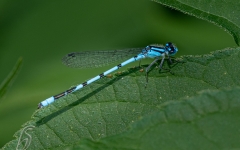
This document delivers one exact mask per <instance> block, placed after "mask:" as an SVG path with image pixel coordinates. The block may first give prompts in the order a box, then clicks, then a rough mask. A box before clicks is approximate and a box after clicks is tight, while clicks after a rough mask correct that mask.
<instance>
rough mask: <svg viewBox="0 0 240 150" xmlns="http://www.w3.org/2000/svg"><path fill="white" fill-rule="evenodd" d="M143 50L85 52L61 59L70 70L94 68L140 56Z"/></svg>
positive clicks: (71, 54) (70, 54)
mask: <svg viewBox="0 0 240 150" xmlns="http://www.w3.org/2000/svg"><path fill="white" fill-rule="evenodd" d="M142 49H143V48H131V49H123V50H114V51H85V52H73V53H69V54H68V55H66V56H64V57H63V58H62V62H63V64H64V65H66V66H68V67H72V68H94V67H101V66H105V65H108V64H112V63H114V62H116V61H121V60H122V61H125V59H128V58H131V57H133V56H136V55H137V54H140V53H141V52H142Z"/></svg>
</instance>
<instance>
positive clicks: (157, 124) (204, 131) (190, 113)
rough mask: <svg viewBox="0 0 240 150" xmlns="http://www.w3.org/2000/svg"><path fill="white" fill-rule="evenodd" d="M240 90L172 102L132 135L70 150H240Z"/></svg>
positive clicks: (137, 125) (83, 143)
mask: <svg viewBox="0 0 240 150" xmlns="http://www.w3.org/2000/svg"><path fill="white" fill-rule="evenodd" d="M239 95H240V88H239V87H237V88H231V89H227V90H215V91H213V90H211V91H210V90H209V91H205V92H202V93H200V94H199V95H198V96H195V97H191V98H188V99H183V100H182V101H180V102H171V103H167V104H166V105H163V106H162V107H161V109H160V110H159V111H158V112H156V113H153V114H151V115H148V116H145V117H143V118H141V119H140V120H139V121H137V122H135V123H134V124H133V125H132V126H131V127H130V129H129V130H128V131H126V132H123V133H122V134H119V135H116V136H111V137H106V138H103V139H100V140H99V141H91V140H86V139H84V140H81V141H80V142H79V143H78V144H76V145H74V146H69V147H66V148H68V149H69V150H70V149H84V150H87V149H89V150H90V149H98V150H101V149H102V150H107V149H111V150H114V149H125V150H132V149H143V150H145V149H151V150H153V149H156V150H158V149H175V150H176V149H181V150H182V149H184V150H188V149H189V150H192V149H211V150H219V149H239V148H240V142H239V141H240V136H239V134H240V117H239V114H240V99H239Z"/></svg>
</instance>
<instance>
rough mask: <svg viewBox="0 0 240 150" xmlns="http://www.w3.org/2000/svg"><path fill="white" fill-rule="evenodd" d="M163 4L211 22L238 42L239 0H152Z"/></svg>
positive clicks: (239, 28)
mask: <svg viewBox="0 0 240 150" xmlns="http://www.w3.org/2000/svg"><path fill="white" fill-rule="evenodd" d="M153 1H155V2H158V3H161V4H163V5H166V6H169V7H171V8H174V9H177V10H179V11H182V12H183V13H186V14H189V15H192V16H195V17H197V18H199V19H203V20H207V21H209V22H212V23H214V24H216V25H218V26H220V27H222V28H224V29H225V30H226V31H228V32H229V33H230V34H231V35H232V36H233V38H234V40H235V42H236V44H238V45H239V43H240V40H239V38H240V18H239V14H240V1H239V0H218V1H216V0H201V1H199V0H153Z"/></svg>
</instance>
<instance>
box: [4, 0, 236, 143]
mask: <svg viewBox="0 0 240 150" xmlns="http://www.w3.org/2000/svg"><path fill="white" fill-rule="evenodd" d="M168 41H171V42H173V43H175V44H176V45H177V46H178V49H179V53H178V54H177V56H181V55H185V54H187V55H188V54H207V53H209V52H210V51H214V50H219V49H223V48H226V47H234V46H236V44H235V43H234V40H233V38H232V37H231V36H230V35H229V34H228V33H227V32H225V31H224V30H223V29H220V28H219V27H217V26H215V25H213V24H211V23H209V22H206V21H203V20H199V19H196V18H195V17H191V16H188V15H185V14H183V13H181V12H178V11H175V10H173V9H170V8H166V7H164V6H161V5H160V4H158V3H155V2H152V1H148V0H128V1H127V0H124V1H116V0H102V1H87V0H81V1H79V0H72V1H66V0H57V1H56V0H55V1H54V0H41V1H37V0H22V1H18V0H1V1H0V70H1V73H0V81H3V80H4V79H5V77H6V76H7V75H8V73H9V72H10V71H11V70H12V68H13V66H14V64H15V63H16V61H17V59H18V58H19V57H20V56H22V57H23V66H22V69H21V71H20V73H19V74H18V76H17V78H16V79H15V81H14V83H13V84H12V87H11V88H10V89H9V91H8V92H7V93H6V95H5V96H4V98H2V99H1V100H0V135H1V136H0V147H2V146H3V145H4V144H5V143H6V142H8V141H10V140H12V139H13V134H14V133H15V132H16V131H17V130H19V129H20V128H21V125H22V124H23V123H25V122H26V121H28V120H30V117H31V115H32V114H33V112H34V111H35V110H36V108H37V104H38V103H39V102H41V101H42V100H44V99H46V98H48V97H50V96H52V95H55V94H58V93H60V92H62V91H64V90H66V89H68V88H70V87H71V86H72V85H76V84H78V83H82V82H83V81H85V80H86V79H89V78H91V77H93V76H95V75H97V74H99V73H101V72H102V71H104V70H106V69H108V68H109V67H110V66H106V67H102V68H97V69H71V68H67V67H65V66H64V65H62V63H61V58H62V57H63V56H64V55H65V54H67V53H70V52H73V51H85V50H111V49H123V48H132V47H145V46H146V45H148V44H152V43H162V44H164V43H166V42H168ZM145 62H146V61H145ZM129 66H131V65H129ZM126 68H127V67H126Z"/></svg>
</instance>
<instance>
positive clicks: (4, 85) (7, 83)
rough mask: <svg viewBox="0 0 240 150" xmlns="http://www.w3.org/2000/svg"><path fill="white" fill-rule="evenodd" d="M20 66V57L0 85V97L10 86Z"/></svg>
mask: <svg viewBox="0 0 240 150" xmlns="http://www.w3.org/2000/svg"><path fill="white" fill-rule="evenodd" d="M21 66H22V58H21V57H20V58H19V59H18V61H17V63H16V64H15V66H14V68H13V69H12V71H11V72H10V73H9V74H8V76H7V78H6V79H5V80H4V81H3V82H2V83H1V85H0V98H2V97H3V96H4V94H5V93H6V92H7V90H8V89H9V88H10V86H11V84H12V83H13V80H14V78H15V77H16V76H17V74H18V72H19V70H20V69H21Z"/></svg>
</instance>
